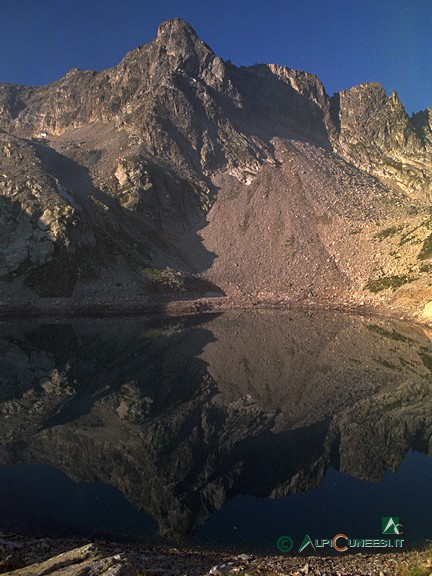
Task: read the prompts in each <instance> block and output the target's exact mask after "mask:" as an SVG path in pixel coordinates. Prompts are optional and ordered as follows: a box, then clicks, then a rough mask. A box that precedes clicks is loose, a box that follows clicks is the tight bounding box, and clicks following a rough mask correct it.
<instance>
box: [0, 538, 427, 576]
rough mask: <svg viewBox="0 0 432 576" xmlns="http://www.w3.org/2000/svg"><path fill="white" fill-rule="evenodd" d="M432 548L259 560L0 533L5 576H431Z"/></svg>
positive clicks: (0, 565)
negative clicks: (305, 575) (206, 575)
mask: <svg viewBox="0 0 432 576" xmlns="http://www.w3.org/2000/svg"><path fill="white" fill-rule="evenodd" d="M430 573H432V546H428V547H425V548H424V549H420V550H414V551H409V552H408V551H406V552H397V553H390V554H352V555H349V556H345V555H338V556H336V555H332V556H319V557H318V556H309V557H306V556H293V555H285V556H261V555H250V554H237V555H236V554H230V553H228V552H220V551H212V550H205V549H189V548H174V547H169V546H162V545H161V546H150V545H148V544H140V543H124V542H123V543H116V542H107V541H102V540H97V541H93V542H91V543H88V542H87V541H85V540H83V539H80V538H66V539H65V538H63V539H48V538H26V537H24V536H17V535H12V534H5V533H0V574H3V575H4V576H6V575H7V576H12V575H13V576H43V575H48V574H49V575H51V576H64V575H66V576H84V575H85V576H99V575H105V576H144V575H146V576H186V575H188V576H189V575H190V576H200V575H205V574H209V575H212V576H225V575H226V576H228V575H245V576H246V575H249V576H274V575H276V574H277V575H281V576H302V575H303V574H313V575H315V576H348V575H362V576H363V575H364V576H393V575H398V576H411V575H412V576H414V575H415V576H429V574H430Z"/></svg>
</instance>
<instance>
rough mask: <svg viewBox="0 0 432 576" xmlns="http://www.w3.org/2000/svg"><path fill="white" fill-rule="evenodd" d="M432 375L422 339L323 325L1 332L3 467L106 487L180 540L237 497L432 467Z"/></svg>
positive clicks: (124, 325)
mask: <svg viewBox="0 0 432 576" xmlns="http://www.w3.org/2000/svg"><path fill="white" fill-rule="evenodd" d="M431 370H432V342H431V333H430V332H429V331H428V330H427V329H426V328H421V327H419V326H416V325H410V324H406V323H403V322H394V321H389V320H383V319H376V318H361V317H355V316H350V315H345V314H338V313H330V312H311V311H284V312H281V311H261V312H260V311H255V312H250V311H247V312H229V313H224V314H221V315H203V316H196V317H193V316H189V317H182V318H165V319H155V318H153V319H142V318H141V319H134V318H125V319H91V320H87V319H80V320H74V321H71V322H69V323H62V322H61V321H54V320H51V321H48V320H39V321H38V320H29V321H18V320H13V321H7V322H6V321H3V322H2V323H1V324H0V379H1V386H0V412H1V419H0V428H1V430H0V437H1V445H0V465H1V466H16V465H19V464H32V463H37V464H48V465H51V466H54V467H56V468H57V469H60V470H62V471H64V472H65V473H66V474H67V476H69V477H70V478H71V479H72V480H74V481H96V480H97V481H100V482H103V483H105V484H110V485H112V486H114V487H116V488H118V489H119V490H120V491H121V492H122V493H123V494H124V496H125V497H126V498H127V500H129V502H131V503H132V504H134V505H135V506H137V507H138V508H139V509H140V510H143V511H145V512H147V513H148V514H150V515H151V516H152V517H153V518H154V519H155V520H156V521H157V522H158V524H159V530H160V533H161V535H162V536H164V537H168V538H174V539H177V540H182V539H184V538H186V537H189V536H191V535H192V534H193V533H194V532H195V531H196V529H197V528H198V527H199V526H200V525H202V524H203V523H204V522H205V521H206V520H207V519H208V518H210V517H211V516H212V515H213V514H214V513H215V511H217V510H219V509H221V508H222V506H223V505H224V504H225V503H226V502H227V501H228V500H232V499H233V498H235V497H236V496H237V495H240V494H242V495H249V496H258V497H263V498H272V499H275V498H279V497H283V496H288V495H290V494H294V493H299V492H305V491H308V490H311V489H312V488H315V487H317V486H319V485H320V483H321V482H322V481H323V479H324V476H325V475H326V472H327V471H328V470H329V468H332V469H335V470H340V471H341V472H344V473H345V474H348V475H350V476H352V477H354V478H356V479H358V480H364V481H369V482H379V481H380V480H382V479H383V478H384V476H385V475H386V472H387V471H388V470H389V469H390V470H392V471H396V470H397V469H398V467H399V466H400V464H401V462H402V461H403V459H404V457H405V456H406V454H407V453H408V451H409V450H410V449H412V450H415V451H417V452H422V453H424V454H426V455H429V456H430V455H431V454H432V440H431V433H432V418H431V414H432V374H431ZM361 513H362V510H361V509H359V510H357V511H356V514H357V515H359V516H361ZM389 513H390V512H389ZM391 513H398V511H397V510H393V511H391ZM381 515H385V512H382V513H381V511H379V510H378V511H377V516H381Z"/></svg>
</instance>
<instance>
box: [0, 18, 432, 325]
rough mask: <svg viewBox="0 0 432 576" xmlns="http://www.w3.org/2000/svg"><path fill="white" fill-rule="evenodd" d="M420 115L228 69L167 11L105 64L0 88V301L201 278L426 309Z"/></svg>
mask: <svg viewBox="0 0 432 576" xmlns="http://www.w3.org/2000/svg"><path fill="white" fill-rule="evenodd" d="M430 118H431V116H430V110H429V111H425V112H422V113H419V114H417V115H415V116H414V117H413V118H412V119H410V118H408V116H407V114H406V113H405V111H404V109H403V106H402V104H401V102H400V101H399V99H398V97H397V96H396V95H394V94H393V95H391V96H390V97H387V95H386V94H385V92H384V90H383V88H382V87H381V86H380V85H379V84H369V85H362V86H359V87H356V88H353V89H351V90H347V91H344V92H341V93H340V94H336V95H335V96H333V97H332V98H329V96H328V95H327V94H326V91H325V89H324V87H323V85H322V83H321V82H320V81H319V79H318V78H316V77H315V76H313V75H312V74H308V73H306V72H300V71H296V70H292V69H289V68H285V67H281V66H276V65H256V66H251V67H240V68H238V67H236V66H234V65H232V64H231V63H230V62H224V61H223V60H221V59H220V58H219V57H218V56H216V55H215V54H214V53H213V51H212V50H211V49H210V48H209V47H208V46H207V45H206V44H205V43H204V42H202V41H201V40H200V39H199V38H198V37H197V35H196V33H195V31H194V30H193V29H192V28H191V27H190V26H189V25H188V24H187V23H185V22H183V21H181V20H178V19H176V20H171V21H168V22H165V23H163V24H161V25H160V27H159V29H158V32H157V36H156V38H155V39H154V40H153V41H152V42H150V43H149V44H148V45H145V46H140V47H138V48H137V49H136V50H134V51H132V52H130V53H128V54H127V55H126V56H125V58H124V59H123V60H122V62H120V64H118V65H117V66H115V67H114V68H112V69H109V70H104V71H101V72H97V73H96V72H89V71H80V70H78V69H73V70H71V71H70V72H69V73H68V74H66V76H65V77H64V78H62V79H60V80H59V81H57V82H54V83H53V84H51V85H48V86H41V87H22V86H15V85H2V86H0V128H1V129H2V130H3V132H2V133H1V134H0V136H1V151H2V156H1V162H2V170H1V171H0V191H1V197H0V198H1V206H2V210H1V212H0V222H1V227H2V233H1V242H0V282H1V295H2V296H3V300H4V299H6V301H8V302H11V301H12V300H15V301H17V302H22V301H29V302H36V301H37V300H38V298H44V299H45V298H50V297H67V298H71V299H75V301H80V302H83V301H88V302H98V301H100V300H103V299H109V300H111V301H124V300H134V299H137V298H138V299H139V300H140V301H143V300H145V299H153V298H154V297H155V295H157V294H160V293H161V292H165V293H166V292H170V293H171V294H172V296H173V297H177V298H178V297H181V296H182V295H183V297H184V296H191V295H192V296H194V295H195V296H196V295H199V294H201V295H202V294H204V293H206V292H209V291H211V292H218V293H219V294H223V293H226V294H228V295H232V296H236V295H240V294H242V295H247V296H257V295H258V296H259V295H260V294H261V295H264V296H269V297H273V296H274V295H275V294H276V295H279V296H284V297H286V298H287V299H294V300H298V299H301V300H302V299H310V298H315V299H321V300H322V299H326V300H329V299H330V300H338V301H339V302H340V301H342V302H350V301H352V302H357V303H359V302H362V301H363V302H371V303H378V302H381V301H382V302H385V303H386V304H387V305H388V306H390V307H393V308H394V309H395V310H398V311H399V312H401V311H402V312H403V313H405V312H407V313H409V314H411V315H415V314H417V315H418V316H421V315H422V314H423V316H424V317H425V318H426V317H427V310H426V308H425V306H427V304H428V302H429V300H430V299H431V296H432V293H431V287H430V284H429V276H428V272H429V259H430V257H431V255H432V254H431V251H430V243H431V239H430V227H431V224H430V218H429V196H430V190H431V180H430V179H431V161H430V158H431V154H430V152H431V120H430ZM425 310H426V311H425Z"/></svg>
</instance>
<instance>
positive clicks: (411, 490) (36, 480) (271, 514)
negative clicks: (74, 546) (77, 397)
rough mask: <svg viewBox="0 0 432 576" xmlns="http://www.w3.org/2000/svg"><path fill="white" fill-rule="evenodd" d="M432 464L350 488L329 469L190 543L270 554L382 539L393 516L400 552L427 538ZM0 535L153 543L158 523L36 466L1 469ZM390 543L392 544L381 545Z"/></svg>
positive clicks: (213, 524)
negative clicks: (289, 547) (314, 483)
mask: <svg viewBox="0 0 432 576" xmlns="http://www.w3.org/2000/svg"><path fill="white" fill-rule="evenodd" d="M431 486H432V458H428V457H426V456H424V455H423V454H419V453H417V452H412V451H410V452H409V453H408V454H407V456H406V457H405V459H404V461H403V462H402V464H401V466H400V468H399V470H398V471H397V473H396V474H394V473H392V472H390V471H388V472H387V473H386V475H385V477H384V478H383V480H382V481H381V482H379V483H369V482H364V481H362V480H357V479H356V478H352V477H351V476H348V475H346V474H343V473H341V472H338V471H336V470H334V469H333V468H330V469H329V470H328V471H327V474H326V476H325V478H324V480H323V482H322V483H321V484H320V485H319V486H318V487H317V488H315V489H313V490H311V491H309V492H304V493H299V494H294V495H290V496H289V497H287V498H277V499H264V498H255V497H253V496H242V495H238V496H235V497H234V498H233V499H232V500H231V501H229V502H227V503H226V504H225V505H224V506H223V507H222V509H221V510H219V511H218V512H216V513H215V514H214V515H213V516H212V517H211V518H210V519H209V520H208V521H207V522H206V523H205V524H203V525H202V526H200V527H199V528H198V529H197V531H196V533H195V536H194V537H193V538H192V542H193V543H194V544H197V545H200V546H205V547H206V546H211V547H219V546H221V547H224V548H228V549H233V550H246V551H254V550H255V551H263V552H267V553H273V552H274V553H276V548H275V543H276V540H277V539H278V537H279V536H281V535H289V536H291V537H292V538H293V540H294V542H295V546H296V547H297V548H298V546H299V544H300V542H301V541H302V539H303V537H304V535H305V534H309V535H310V536H311V538H313V539H315V538H317V539H323V538H332V537H333V536H334V535H336V534H339V533H341V532H342V533H344V534H346V535H348V536H349V537H350V538H379V539H380V538H383V536H382V535H381V517H382V516H398V517H399V518H400V522H401V523H402V524H403V536H401V538H404V541H405V543H404V548H408V547H412V546H416V545H417V546H418V545H421V544H423V543H424V542H425V540H427V539H430V538H431V536H432V533H431V528H430V518H431V517H432V491H431ZM0 494H1V496H0V525H1V528H2V529H6V530H17V531H18V532H27V531H28V532H30V533H32V534H38V535H61V534H62V535H68V534H78V535H82V536H89V537H90V536H97V535H99V536H107V537H112V538H130V539H134V540H135V539H137V540H140V539H144V540H149V541H153V540H158V534H157V523H156V522H155V521H154V520H152V518H151V517H150V516H149V515H148V514H145V513H143V512H139V511H138V510H137V509H136V508H135V507H134V506H133V505H131V504H130V503H129V502H128V501H127V500H126V499H125V498H124V496H123V495H122V494H121V493H120V492H119V491H118V490H116V489H115V488H113V487H111V486H107V485H104V484H102V483H100V482H93V483H90V482H89V483H84V482H80V483H74V482H72V481H71V480H69V479H68V478H67V477H66V476H65V475H64V474H63V473H62V472H60V471H58V470H56V469H54V468H52V467H50V466H42V465H23V466H19V467H17V468H4V467H2V468H0ZM387 538H395V537H387Z"/></svg>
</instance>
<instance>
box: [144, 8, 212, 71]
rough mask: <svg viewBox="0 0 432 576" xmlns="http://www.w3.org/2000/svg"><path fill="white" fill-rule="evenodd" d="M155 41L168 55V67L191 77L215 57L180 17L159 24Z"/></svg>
mask: <svg viewBox="0 0 432 576" xmlns="http://www.w3.org/2000/svg"><path fill="white" fill-rule="evenodd" d="M155 41H156V44H157V45H158V47H159V48H160V49H162V52H164V53H166V55H167V56H168V58H169V62H170V68H173V69H174V70H179V71H184V72H186V73H187V74H188V75H190V76H193V77H195V76H198V75H199V74H200V72H202V69H203V68H205V67H206V66H207V65H209V64H210V63H211V62H212V60H213V59H214V58H215V54H214V52H213V51H212V50H211V48H209V47H208V46H207V45H206V44H205V43H204V42H202V41H201V40H200V39H199V38H198V36H197V33H196V32H195V30H194V29H193V28H192V26H191V25H190V24H188V23H187V22H184V21H183V20H181V19H180V18H174V19H173V20H167V21H166V22H163V23H162V24H160V26H159V28H158V32H157V36H156V40H155Z"/></svg>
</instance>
